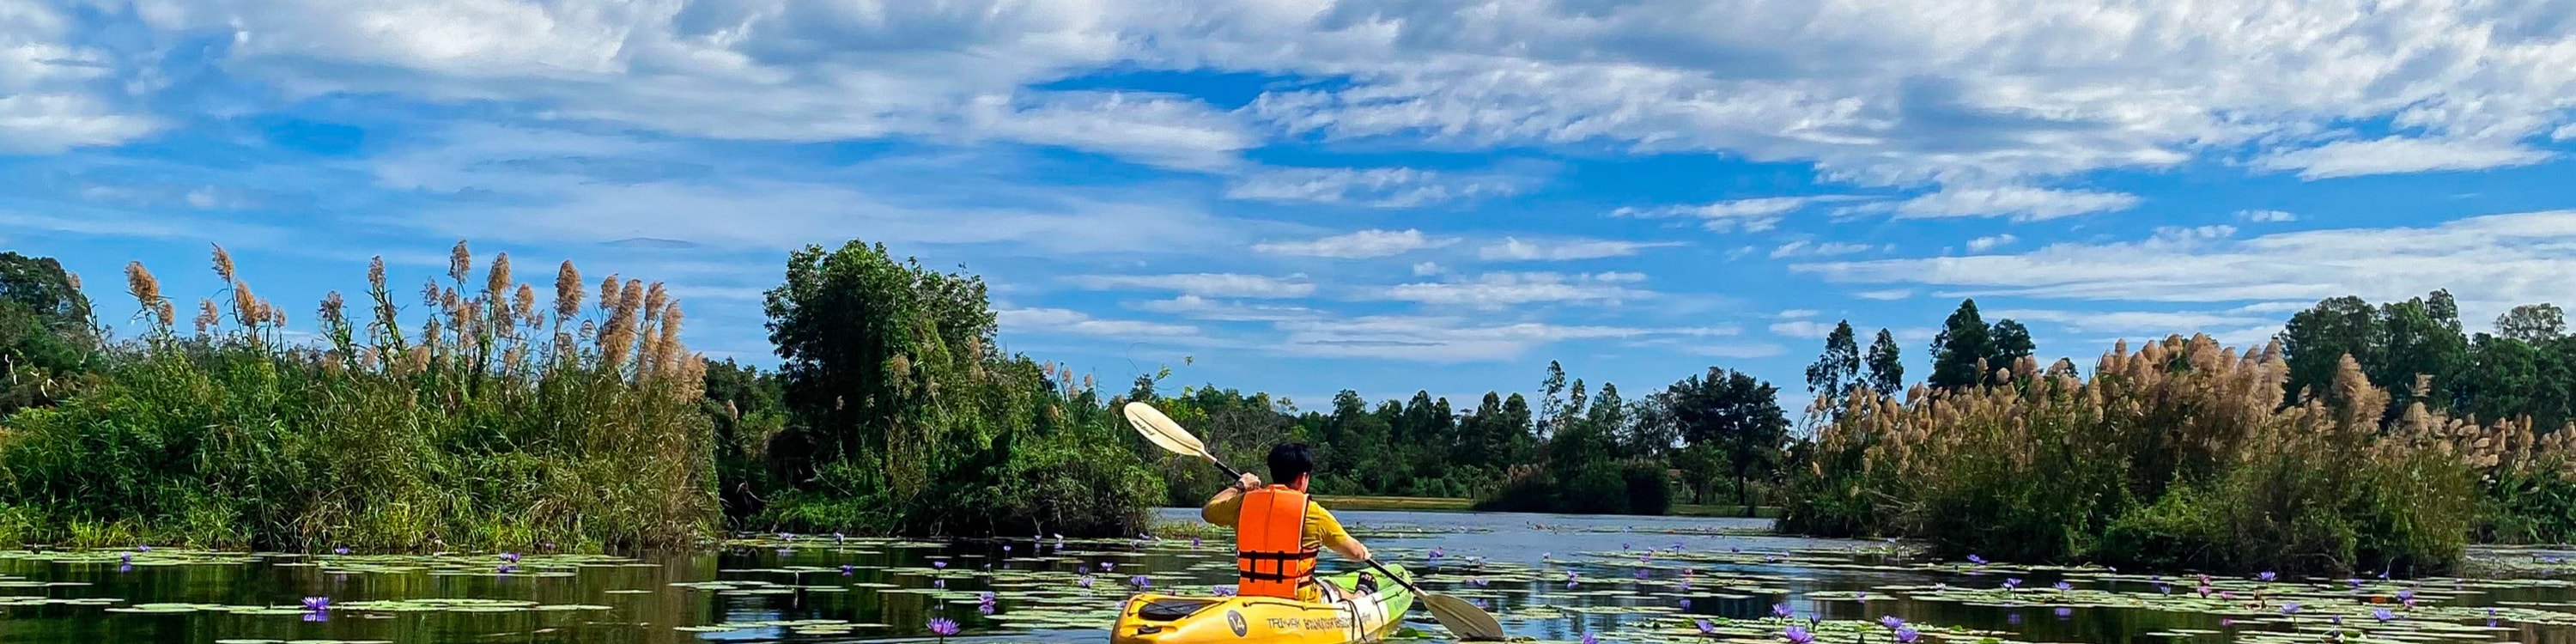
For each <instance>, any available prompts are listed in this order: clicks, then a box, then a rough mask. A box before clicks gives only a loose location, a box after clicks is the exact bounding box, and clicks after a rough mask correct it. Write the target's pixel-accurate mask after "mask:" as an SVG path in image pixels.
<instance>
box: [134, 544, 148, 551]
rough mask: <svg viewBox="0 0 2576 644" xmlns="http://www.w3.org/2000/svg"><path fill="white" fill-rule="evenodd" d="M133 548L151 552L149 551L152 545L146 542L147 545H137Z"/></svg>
mask: <svg viewBox="0 0 2576 644" xmlns="http://www.w3.org/2000/svg"><path fill="white" fill-rule="evenodd" d="M134 549H135V550H139V551H143V552H151V551H152V546H151V545H148V544H147V545H139V546H135V547H134Z"/></svg>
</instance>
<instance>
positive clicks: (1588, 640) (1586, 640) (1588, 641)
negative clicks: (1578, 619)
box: [1583, 631, 1601, 644]
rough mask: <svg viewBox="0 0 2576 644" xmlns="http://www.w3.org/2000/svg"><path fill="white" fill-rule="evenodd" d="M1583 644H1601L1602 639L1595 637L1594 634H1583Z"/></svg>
mask: <svg viewBox="0 0 2576 644" xmlns="http://www.w3.org/2000/svg"><path fill="white" fill-rule="evenodd" d="M1583 644H1601V638H1598V637H1593V636H1592V633H1590V632H1588V631H1587V632H1585V633H1584V634H1583Z"/></svg>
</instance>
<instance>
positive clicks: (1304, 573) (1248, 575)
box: [1234, 485, 1315, 599]
mask: <svg viewBox="0 0 2576 644" xmlns="http://www.w3.org/2000/svg"><path fill="white" fill-rule="evenodd" d="M1305 535H1306V493H1304V492H1299V491H1297V490H1295V489H1292V488H1289V487H1288V486H1285V485H1272V486H1268V487H1264V488H1261V489H1258V490H1253V491H1251V492H1245V493H1244V494H1243V513H1242V514H1241V515H1238V516H1237V518H1236V519H1235V522H1234V571H1235V584H1236V588H1235V593H1236V594H1240V595H1244V596H1247V597H1282V598H1287V599H1296V598H1297V589H1298V587H1300V586H1305V585H1307V584H1312V583H1315V551H1314V550H1310V549H1307V548H1306V546H1305Z"/></svg>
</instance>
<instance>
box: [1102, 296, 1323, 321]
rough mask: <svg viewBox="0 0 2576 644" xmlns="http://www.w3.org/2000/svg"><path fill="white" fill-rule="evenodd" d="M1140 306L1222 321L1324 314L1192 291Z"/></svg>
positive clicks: (1199, 318) (1305, 309)
mask: <svg viewBox="0 0 2576 644" xmlns="http://www.w3.org/2000/svg"><path fill="white" fill-rule="evenodd" d="M1136 308H1137V309H1139V310H1143V311H1147V312H1151V313H1162V314H1166V315H1178V316H1182V317H1186V318H1190V319H1193V320H1212V321H1220V322H1277V321H1282V320H1305V319H1313V318H1317V317H1321V316H1322V315H1323V313H1322V312H1320V311H1316V310H1314V309H1311V308H1307V307H1303V306H1293V305H1284V304H1252V303H1244V302H1234V301H1224V300H1214V299H1209V298H1205V297H1200V296H1197V295H1189V294H1182V295H1179V296H1176V297H1173V298H1171V299H1165V300H1154V301H1150V302H1145V303H1142V304H1138V305H1136Z"/></svg>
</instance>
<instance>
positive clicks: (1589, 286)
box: [1374, 273, 1654, 309]
mask: <svg viewBox="0 0 2576 644" xmlns="http://www.w3.org/2000/svg"><path fill="white" fill-rule="evenodd" d="M1640 279H1643V276H1640V275H1637V274H1635V273H1596V274H1591V275H1566V274H1562V273H1486V274H1483V275H1479V276H1477V277H1476V278H1474V279H1470V280H1453V281H1446V282H1415V283H1410V284H1397V285H1395V286H1389V287H1385V288H1383V289H1379V290H1378V291H1377V293H1376V294H1375V296H1374V297H1375V298H1376V299H1385V300H1399V301H1407V302H1418V303H1421V304H1425V305H1431V306H1464V307H1469V308H1477V309H1499V308H1505V307H1510V306H1514V305H1520V304H1534V303H1543V302H1583V303H1592V304H1618V303H1621V302H1625V301H1629V300H1637V299H1644V298H1648V297H1653V296H1654V293H1652V292H1650V291H1644V290H1639V289H1634V288H1629V287H1626V286H1620V284H1626V283H1633V282H1636V281H1638V280H1640Z"/></svg>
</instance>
